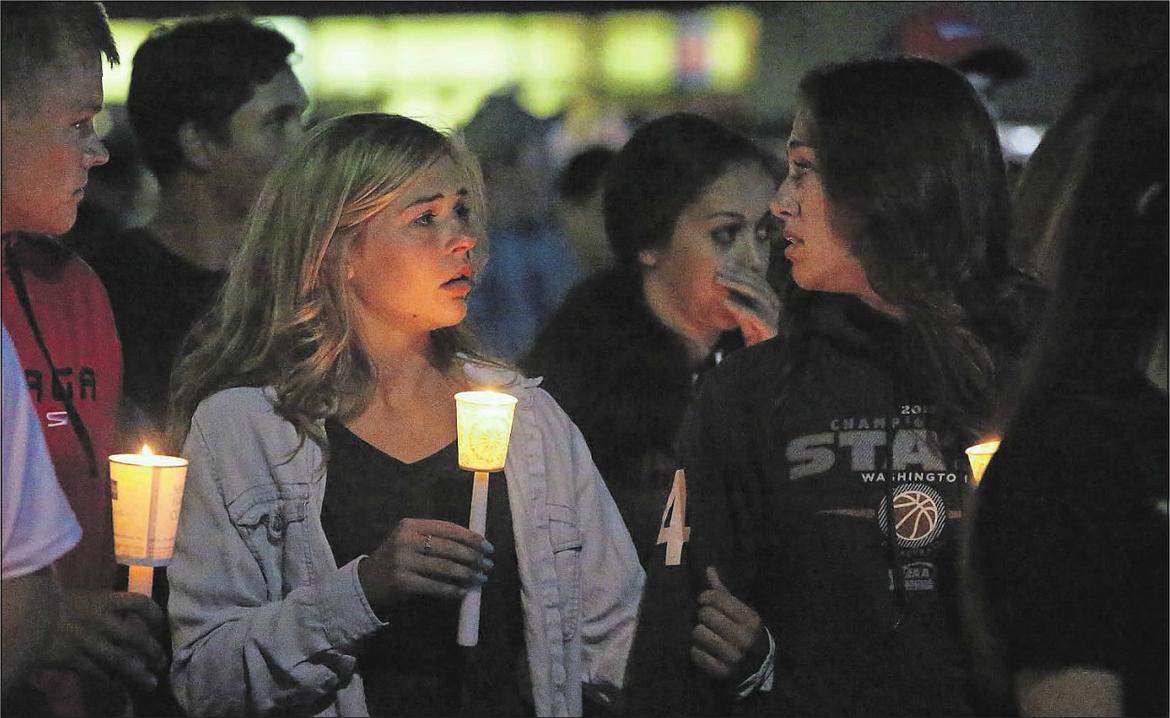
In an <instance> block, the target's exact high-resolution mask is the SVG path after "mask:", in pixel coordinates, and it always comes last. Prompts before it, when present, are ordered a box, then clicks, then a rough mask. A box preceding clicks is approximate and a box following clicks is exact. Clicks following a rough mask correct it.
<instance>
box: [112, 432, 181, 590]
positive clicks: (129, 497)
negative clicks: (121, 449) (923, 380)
mask: <svg viewBox="0 0 1170 718" xmlns="http://www.w3.org/2000/svg"><path fill="white" fill-rule="evenodd" d="M186 479H187V460H186V459H184V458H180V457H177V456H162V455H156V454H152V453H150V448H149V447H146V446H144V447H142V453H141V454H114V455H113V456H111V457H110V492H111V494H112V498H113V523H114V554H115V556H116V558H117V561H118V563H120V564H124V565H127V566H129V567H130V585H129V589H130V590H131V591H133V592H135V593H142V594H145V595H147V596H149V595H150V593H151V583H152V581H153V577H154V576H153V574H154V567H155V566H165V565H167V563H169V562H170V560H171V554H172V552H173V551H174V547H175V529H176V528H177V526H178V521H179V507H180V506H181V505H182V501H183V485H184V484H185V483H186Z"/></svg>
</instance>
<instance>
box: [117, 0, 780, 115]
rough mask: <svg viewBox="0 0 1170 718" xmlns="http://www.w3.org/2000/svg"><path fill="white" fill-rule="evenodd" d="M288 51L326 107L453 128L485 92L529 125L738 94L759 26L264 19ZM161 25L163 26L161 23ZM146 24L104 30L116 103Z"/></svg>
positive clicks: (705, 20)
mask: <svg viewBox="0 0 1170 718" xmlns="http://www.w3.org/2000/svg"><path fill="white" fill-rule="evenodd" d="M261 19H262V20H265V21H267V22H270V23H271V24H272V25H273V26H274V27H275V28H276V29H277V30H279V31H280V32H281V33H283V34H284V35H285V36H286V37H288V38H289V40H291V41H292V42H293V44H294V45H295V46H296V53H297V56H298V59H297V60H296V61H295V62H294V63H293V71H294V72H295V73H296V74H297V76H298V77H299V78H300V80H301V82H302V83H303V84H304V85H305V89H306V90H307V91H308V93H309V95H310V97H312V98H313V99H314V100H320V101H326V102H328V103H329V104H330V106H344V105H346V104H350V105H353V106H355V107H364V108H371V107H377V108H379V109H381V110H383V111H386V112H397V113H401V114H407V115H411V116H415V117H420V118H423V119H426V120H428V121H430V122H433V123H435V124H438V125H443V126H450V127H457V126H459V125H461V124H463V123H465V122H466V121H467V120H468V119H470V117H471V116H472V114H474V112H475V110H476V108H477V107H479V105H480V103H481V102H482V101H483V99H484V98H485V97H487V96H488V95H490V94H492V93H494V92H498V91H500V90H502V89H505V88H509V87H514V88H515V89H516V94H517V98H518V100H519V102H520V103H521V105H522V106H524V108H525V109H526V110H528V111H529V112H531V113H532V114H534V115H536V116H538V117H549V116H552V115H555V114H557V113H558V112H561V111H562V110H565V109H566V108H567V106H568V105H569V103H570V102H571V101H574V100H575V99H576V98H579V97H582V96H586V97H589V96H594V97H601V98H606V99H629V98H632V97H647V96H659V95H664V94H667V93H671V92H676V91H679V90H682V91H688V90H690V91H696V90H701V91H704V92H717V93H737V92H742V91H744V90H745V89H747V84H748V82H750V81H751V79H752V74H753V73H754V71H755V66H756V48H757V45H758V42H759V36H760V21H759V18H758V17H757V16H756V14H755V13H754V12H752V11H751V10H749V9H748V8H746V7H743V6H737V5H720V6H716V7H708V8H701V9H697V10H695V11H687V12H680V13H670V12H664V11H629V12H626V11H622V12H614V13H608V14H604V15H600V16H593V15H584V14H576V13H529V14H518V15H503V14H474V15H411V16H393V15H386V16H382V17H373V16H355V17H321V18H314V19H309V20H306V19H304V18H299V17H288V16H280V17H266V18H261ZM164 22H166V21H164ZM155 24H156V23H154V22H148V21H137V20H114V21H112V22H111V23H110V25H111V29H112V30H113V32H114V38H115V40H116V42H117V43H118V51H119V53H121V55H122V57H123V58H124V59H123V62H122V65H120V66H119V67H117V68H114V69H113V70H112V71H110V72H108V73H107V74H106V76H105V90H106V101H107V102H109V103H114V104H117V103H122V102H124V101H125V98H126V91H127V89H128V87H129V84H130V70H131V67H132V58H133V55H134V51H135V50H137V48H138V45H139V44H141V42H142V40H143V39H144V38H145V37H146V35H147V33H148V32H149V31H150V29H151V28H152V27H154V26H155Z"/></svg>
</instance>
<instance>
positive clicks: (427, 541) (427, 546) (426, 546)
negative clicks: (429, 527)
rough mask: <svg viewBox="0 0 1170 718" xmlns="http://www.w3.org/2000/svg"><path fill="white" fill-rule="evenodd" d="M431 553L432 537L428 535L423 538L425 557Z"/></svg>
mask: <svg viewBox="0 0 1170 718" xmlns="http://www.w3.org/2000/svg"><path fill="white" fill-rule="evenodd" d="M430 552H431V535H430V534H427V535H426V536H424V537H423V555H424V556H426V555H429V554H430Z"/></svg>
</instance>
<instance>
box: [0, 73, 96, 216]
mask: <svg viewBox="0 0 1170 718" xmlns="http://www.w3.org/2000/svg"><path fill="white" fill-rule="evenodd" d="M28 88H29V89H28V90H27V91H26V92H24V93H20V95H19V96H14V97H10V98H4V99H3V101H2V102H0V104H2V105H3V125H0V157H2V162H0V191H2V195H3V206H2V208H0V222H2V224H3V232H5V233H7V232H13V231H22V232H31V233H36V234H61V233H63V232H66V231H68V230H69V228H70V227H72V226H73V223H74V221H75V220H76V219H77V205H78V203H79V202H80V201H81V198H82V197H83V196H84V194H85V184H86V182H87V181H88V178H89V169H90V168H91V167H95V166H97V165H101V164H105V163H106V161H108V160H109V158H110V155H109V153H108V152H107V151H106V148H105V146H104V145H102V142H101V139H100V138H99V137H98V135H97V133H96V132H95V131H94V126H93V118H94V116H95V115H97V114H98V112H100V111H101V108H102V101H103V95H102V65H101V55H100V53H98V52H97V51H96V50H95V51H92V52H87V53H84V54H82V53H80V52H73V53H65V54H64V55H63V57H62V58H61V60H60V61H59V62H58V63H56V64H55V65H53V66H51V67H46V68H44V69H43V70H41V72H40V73H39V74H38V76H37V77H36V78H32V79H30V80H29V81H28ZM10 94H12V93H10Z"/></svg>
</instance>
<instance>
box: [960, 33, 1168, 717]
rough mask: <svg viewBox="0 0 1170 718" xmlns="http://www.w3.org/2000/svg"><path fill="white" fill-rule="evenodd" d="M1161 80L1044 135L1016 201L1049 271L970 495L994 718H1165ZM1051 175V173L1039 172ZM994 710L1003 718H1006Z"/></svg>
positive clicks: (982, 656) (1144, 82)
mask: <svg viewBox="0 0 1170 718" xmlns="http://www.w3.org/2000/svg"><path fill="white" fill-rule="evenodd" d="M1166 68H1167V65H1166V58H1165V56H1164V55H1163V56H1162V58H1161V59H1160V61H1156V62H1153V63H1150V64H1148V65H1145V66H1142V67H1139V68H1136V69H1134V70H1130V71H1127V72H1125V73H1123V74H1121V75H1120V77H1117V78H1114V79H1113V81H1112V82H1109V83H1107V84H1105V85H1104V86H1103V87H1102V89H1101V91H1100V92H1098V93H1097V95H1096V96H1095V103H1096V104H1095V106H1093V107H1091V108H1085V107H1078V106H1076V105H1074V106H1072V107H1070V109H1069V111H1068V112H1066V114H1065V115H1064V116H1063V117H1062V119H1061V121H1060V123H1061V124H1062V125H1064V124H1066V123H1070V122H1075V123H1077V124H1078V125H1079V126H1080V127H1082V128H1083V131H1082V133H1081V136H1079V137H1074V136H1070V135H1065V134H1053V135H1051V136H1046V137H1045V139H1044V142H1043V143H1042V145H1043V147H1042V148H1041V149H1043V150H1044V153H1042V154H1040V156H1041V157H1060V156H1061V155H1065V154H1066V155H1071V157H1072V161H1070V162H1068V163H1067V166H1063V167H1055V166H1053V165H1052V164H1045V165H1040V164H1037V165H1036V166H1034V167H1029V168H1028V171H1027V173H1026V174H1025V182H1026V184H1023V185H1021V187H1020V192H1021V195H1026V196H1033V195H1034V194H1037V193H1039V194H1040V195H1041V196H1044V195H1047V203H1046V206H1042V205H1041V203H1039V202H1029V203H1028V206H1030V207H1032V208H1033V209H1035V210H1036V211H1037V212H1038V213H1039V216H1037V217H1035V218H1033V220H1032V221H1031V222H1030V225H1031V226H1034V227H1042V228H1047V231H1046V232H1045V233H1044V235H1043V236H1040V237H1036V238H1035V240H1037V243H1038V244H1040V245H1041V246H1047V247H1051V248H1052V249H1053V251H1052V255H1053V256H1054V257H1056V258H1057V261H1055V262H1054V263H1052V265H1050V266H1052V268H1053V269H1055V272H1054V275H1053V278H1054V288H1053V296H1052V300H1051V302H1050V306H1051V311H1050V312H1049V314H1048V316H1047V317H1046V320H1045V326H1044V331H1043V332H1042V334H1041V340H1040V342H1039V344H1038V346H1037V350H1036V352H1035V358H1034V360H1033V363H1032V364H1031V365H1030V367H1029V369H1030V371H1029V380H1028V381H1027V382H1026V386H1025V390H1024V391H1023V392H1022V396H1021V398H1020V399H1019V401H1018V402H1016V406H1015V411H1014V412H1013V413H1014V416H1013V417H1012V419H1011V421H1010V422H1008V424H1007V429H1006V431H1005V432H1004V435H1003V441H1002V444H1001V445H1000V448H999V451H998V452H997V453H996V455H995V457H994V459H993V460H992V462H991V465H990V466H989V467H988V470H987V474H986V476H985V478H984V479H983V482H982V483H981V485H980V486H979V491H978V492H977V494H976V498H977V500H978V506H977V509H976V511H975V512H974V526H973V527H972V529H973V531H972V539H973V540H972V544H971V559H972V561H971V564H970V568H971V569H972V570H971V573H970V574H969V577H970V578H973V579H975V580H974V582H973V583H972V584H971V588H972V589H973V590H971V591H970V592H969V594H968V595H969V596H970V597H972V598H973V599H974V600H973V601H972V602H971V606H972V608H973V609H974V610H972V611H971V612H970V613H969V614H968V617H969V620H970V624H969V629H970V633H971V635H972V636H973V638H974V639H975V640H973V641H972V644H973V645H974V646H975V647H976V648H977V649H978V650H977V651H976V654H975V657H976V659H977V661H978V662H977V664H976V665H978V666H979V667H980V668H981V671H980V677H981V678H989V679H996V678H999V679H1000V680H999V681H993V682H992V683H990V684H989V685H988V688H990V689H991V690H989V693H990V694H991V695H993V696H994V697H995V698H998V699H1001V700H1003V701H1004V702H1003V703H1000V704H998V706H995V707H996V708H999V711H1000V712H1005V713H1006V712H1013V711H1019V714H1020V715H1028V716H1039V715H1054V716H1055V715H1167V706H1168V701H1167V675H1168V672H1170V670H1168V666H1167V664H1168V659H1170V646H1168V639H1167V636H1168V631H1170V629H1168V626H1167V615H1168V613H1170V598H1168V584H1167V566H1168V564H1170V555H1168V545H1170V539H1168V532H1167V518H1166V502H1167V480H1166V477H1167V475H1168V474H1170V457H1168V454H1167V440H1166V437H1167V435H1168V432H1170V419H1168V416H1167V398H1166V382H1167V375H1166V335H1167V316H1166V315H1167V305H1168V301H1170V291H1168V287H1167V273H1168V271H1170V270H1168V266H1167V249H1168V245H1167V242H1168V234H1167V182H1168V178H1167V165H1166V154H1167V109H1166V108H1167V69H1166ZM1054 170H1060V171H1059V172H1057V173H1056V174H1050V173H1052V172H1054ZM1001 706H1002V707H1001Z"/></svg>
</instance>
